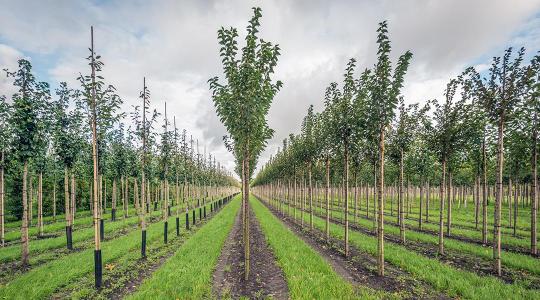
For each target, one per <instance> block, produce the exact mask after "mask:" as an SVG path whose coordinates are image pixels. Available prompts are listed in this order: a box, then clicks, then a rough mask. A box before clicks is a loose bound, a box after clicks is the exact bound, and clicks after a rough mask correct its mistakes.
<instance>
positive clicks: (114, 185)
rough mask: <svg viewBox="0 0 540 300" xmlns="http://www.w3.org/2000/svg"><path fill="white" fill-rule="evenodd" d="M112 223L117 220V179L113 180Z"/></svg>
mask: <svg viewBox="0 0 540 300" xmlns="http://www.w3.org/2000/svg"><path fill="white" fill-rule="evenodd" d="M111 197H112V199H111V201H112V202H111V221H115V220H116V178H113V183H112V194H111Z"/></svg>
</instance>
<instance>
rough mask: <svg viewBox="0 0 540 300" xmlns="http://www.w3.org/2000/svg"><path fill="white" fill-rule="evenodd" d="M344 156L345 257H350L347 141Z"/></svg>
mask: <svg viewBox="0 0 540 300" xmlns="http://www.w3.org/2000/svg"><path fill="white" fill-rule="evenodd" d="M344 148H345V149H344V151H345V153H344V156H345V170H344V175H345V178H344V181H345V182H344V184H343V193H344V195H343V196H344V197H345V199H344V205H345V236H344V239H345V257H348V256H349V144H348V141H347V140H345V145H344Z"/></svg>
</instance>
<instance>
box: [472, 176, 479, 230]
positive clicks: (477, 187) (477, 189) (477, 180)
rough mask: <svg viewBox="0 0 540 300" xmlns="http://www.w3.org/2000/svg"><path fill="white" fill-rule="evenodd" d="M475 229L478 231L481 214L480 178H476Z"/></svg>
mask: <svg viewBox="0 0 540 300" xmlns="http://www.w3.org/2000/svg"><path fill="white" fill-rule="evenodd" d="M473 195H474V227H475V228H476V229H478V214H479V212H480V209H479V206H480V176H476V177H475V178H474V191H473Z"/></svg>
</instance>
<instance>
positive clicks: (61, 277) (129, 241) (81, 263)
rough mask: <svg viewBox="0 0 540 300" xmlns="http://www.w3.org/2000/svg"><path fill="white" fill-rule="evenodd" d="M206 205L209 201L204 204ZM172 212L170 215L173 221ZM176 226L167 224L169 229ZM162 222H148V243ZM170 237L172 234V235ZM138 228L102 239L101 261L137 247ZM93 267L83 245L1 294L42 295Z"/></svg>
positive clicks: (10, 296) (10, 284)
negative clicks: (104, 240) (76, 250)
mask: <svg viewBox="0 0 540 300" xmlns="http://www.w3.org/2000/svg"><path fill="white" fill-rule="evenodd" d="M207 205H209V204H207ZM175 218H176V217H175V216H171V217H170V218H169V224H174V222H175V221H174V220H175ZM174 230H175V227H174V226H169V232H171V233H172V232H173V231H174ZM162 237H163V223H162V222H158V223H154V224H151V225H149V226H148V228H147V243H148V244H151V243H153V242H161V239H162ZM171 237H172V235H171ZM140 239H141V232H140V231H138V230H137V231H133V232H131V233H129V234H127V235H124V236H122V237H119V238H116V239H113V240H110V241H106V242H103V243H102V256H103V257H102V259H103V265H106V264H108V263H111V262H113V261H115V260H116V259H118V258H120V257H122V256H123V255H125V254H126V253H128V252H129V251H130V250H132V249H136V248H139V247H140ZM93 270H94V249H86V250H83V251H80V252H75V253H72V254H70V255H67V256H64V257H62V258H60V259H57V260H54V261H51V262H49V263H46V264H43V265H40V266H39V267H36V268H34V269H31V270H29V271H28V272H26V273H24V274H22V275H21V276H19V277H17V278H16V279H14V280H13V281H10V282H8V283H7V284H5V285H4V286H1V287H0V298H5V299H43V298H46V297H47V296H49V295H50V294H51V293H53V292H55V291H56V290H57V289H59V288H61V287H63V286H66V285H67V284H68V283H69V282H72V281H73V280H75V279H76V278H79V277H80V276H84V275H85V274H87V273H89V272H92V271H93Z"/></svg>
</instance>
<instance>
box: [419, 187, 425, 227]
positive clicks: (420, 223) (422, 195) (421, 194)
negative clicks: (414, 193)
mask: <svg viewBox="0 0 540 300" xmlns="http://www.w3.org/2000/svg"><path fill="white" fill-rule="evenodd" d="M423 200H424V185H423V183H422V181H420V203H419V206H418V209H419V211H418V228H419V229H422V204H423V203H422V201H423Z"/></svg>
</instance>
